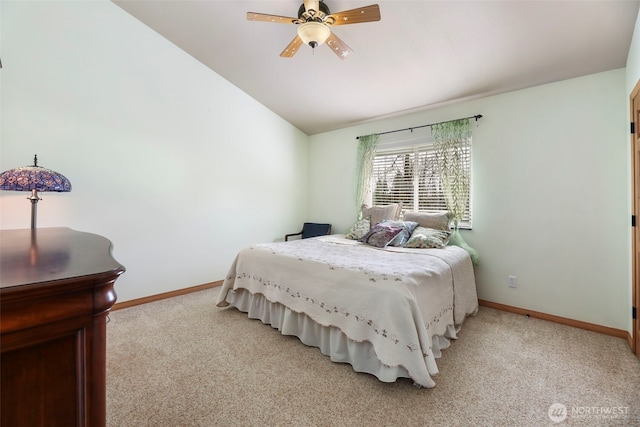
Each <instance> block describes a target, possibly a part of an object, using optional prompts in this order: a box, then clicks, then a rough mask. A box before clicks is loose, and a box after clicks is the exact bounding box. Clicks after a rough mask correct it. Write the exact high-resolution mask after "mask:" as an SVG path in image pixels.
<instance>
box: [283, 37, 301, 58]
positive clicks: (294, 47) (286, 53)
mask: <svg viewBox="0 0 640 427" xmlns="http://www.w3.org/2000/svg"><path fill="white" fill-rule="evenodd" d="M300 46H302V39H301V38H300V36H298V35H296V37H295V38H294V39H293V40H292V41H291V43H289V45H288V46H287V47H285V48H284V50H283V51H282V53H281V54H280V56H281V57H283V58H291V57H292V56H293V55H295V54H296V52H297V51H298V49H300Z"/></svg>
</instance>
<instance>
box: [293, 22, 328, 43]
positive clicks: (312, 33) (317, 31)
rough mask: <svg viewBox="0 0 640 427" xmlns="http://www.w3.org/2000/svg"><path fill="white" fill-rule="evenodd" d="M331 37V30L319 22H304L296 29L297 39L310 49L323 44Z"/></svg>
mask: <svg viewBox="0 0 640 427" xmlns="http://www.w3.org/2000/svg"><path fill="white" fill-rule="evenodd" d="M330 35H331V30H330V29H329V28H327V26H326V25H324V24H321V23H320V22H305V23H304V24H300V26H299V27H298V37H300V38H301V39H302V41H303V42H304V44H308V45H309V46H311V48H312V49H315V48H316V47H318V46H320V45H322V44H324V42H326V41H327V39H328V38H329V36H330Z"/></svg>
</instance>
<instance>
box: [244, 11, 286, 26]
mask: <svg viewBox="0 0 640 427" xmlns="http://www.w3.org/2000/svg"><path fill="white" fill-rule="evenodd" d="M247 20H249V21H262V22H275V23H278V24H294V23H295V22H297V21H298V18H290V17H288V16H277V15H267V14H264V13H256V12H247Z"/></svg>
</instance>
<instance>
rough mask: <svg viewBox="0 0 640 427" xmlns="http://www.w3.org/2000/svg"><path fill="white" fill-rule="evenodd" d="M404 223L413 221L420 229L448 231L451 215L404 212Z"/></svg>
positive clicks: (444, 213) (447, 213) (445, 213)
mask: <svg viewBox="0 0 640 427" xmlns="http://www.w3.org/2000/svg"><path fill="white" fill-rule="evenodd" d="M403 219H404V220H405V221H415V222H417V223H418V225H419V226H420V227H425V228H433V229H436V230H447V231H449V222H450V221H451V214H450V213H449V212H441V213H426V212H405V213H404V217H403Z"/></svg>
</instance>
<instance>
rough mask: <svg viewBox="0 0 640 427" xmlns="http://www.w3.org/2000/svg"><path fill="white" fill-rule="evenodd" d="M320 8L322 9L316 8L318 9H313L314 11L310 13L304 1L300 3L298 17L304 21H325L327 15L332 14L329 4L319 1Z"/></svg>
mask: <svg viewBox="0 0 640 427" xmlns="http://www.w3.org/2000/svg"><path fill="white" fill-rule="evenodd" d="M318 8H319V9H320V10H319V11H317V10H316V11H313V12H314V13H309V12H307V9H306V8H305V6H304V3H302V4H301V5H300V8H299V9H298V19H300V20H301V21H303V22H310V21H316V22H323V21H324V17H325V16H328V15H331V11H330V10H329V6H327V4H326V3H325V2H323V1H320V2H319V3H318ZM318 12H320V13H318Z"/></svg>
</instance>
